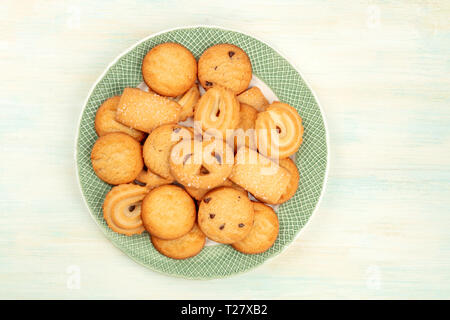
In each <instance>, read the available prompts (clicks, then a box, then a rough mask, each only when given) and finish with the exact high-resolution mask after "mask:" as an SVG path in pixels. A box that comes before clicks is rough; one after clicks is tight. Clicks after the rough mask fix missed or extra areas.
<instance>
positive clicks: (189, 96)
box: [175, 84, 200, 121]
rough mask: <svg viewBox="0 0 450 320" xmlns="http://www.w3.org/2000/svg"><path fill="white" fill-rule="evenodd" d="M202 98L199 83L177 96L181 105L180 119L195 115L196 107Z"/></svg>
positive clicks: (177, 100)
mask: <svg viewBox="0 0 450 320" xmlns="http://www.w3.org/2000/svg"><path fill="white" fill-rule="evenodd" d="M198 99H200V91H199V90H198V86H197V84H195V85H194V86H193V87H192V88H190V89H189V90H188V91H187V92H186V93H185V94H183V95H181V96H179V97H177V98H176V99H175V101H176V102H178V104H179V105H180V106H181V113H180V119H179V121H185V120H186V119H187V118H189V117H193V116H194V109H195V106H196V105H197V102H198Z"/></svg>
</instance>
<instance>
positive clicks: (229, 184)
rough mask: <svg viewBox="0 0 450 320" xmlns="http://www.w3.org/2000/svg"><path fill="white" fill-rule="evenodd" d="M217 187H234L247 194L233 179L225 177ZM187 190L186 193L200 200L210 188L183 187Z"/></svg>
mask: <svg viewBox="0 0 450 320" xmlns="http://www.w3.org/2000/svg"><path fill="white" fill-rule="evenodd" d="M219 187H231V188H234V189H236V190H238V191H241V192H242V193H243V194H245V195H246V196H248V194H247V191H245V190H244V188H242V187H240V186H238V185H237V184H235V183H234V182H233V181H231V180H229V179H227V180H225V182H224V183H222V184H221V185H220V186H219ZM184 188H185V189H186V191H187V193H189V195H190V196H191V197H192V198H194V199H195V200H202V199H203V197H204V196H205V194H207V193H208V192H209V191H211V189H198V188H193V187H184Z"/></svg>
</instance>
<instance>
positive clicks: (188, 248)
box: [151, 224, 206, 259]
mask: <svg viewBox="0 0 450 320" xmlns="http://www.w3.org/2000/svg"><path fill="white" fill-rule="evenodd" d="M151 241H152V243H153V246H154V247H155V249H156V250H158V251H159V252H160V253H161V254H163V255H165V256H166V257H169V258H172V259H186V258H191V257H193V256H195V255H197V254H198V253H200V251H202V249H203V247H204V246H205V242H206V237H205V234H204V233H203V232H202V230H200V228H199V227H198V225H197V224H194V227H193V228H192V230H191V231H189V232H188V233H187V234H185V235H184V236H182V237H180V238H178V239H174V240H163V239H159V238H157V237H155V236H151Z"/></svg>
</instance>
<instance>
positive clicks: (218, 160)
mask: <svg viewBox="0 0 450 320" xmlns="http://www.w3.org/2000/svg"><path fill="white" fill-rule="evenodd" d="M169 162H170V172H171V173H172V175H173V177H174V178H175V180H177V181H178V182H179V183H181V184H182V185H184V186H186V187H193V188H200V189H212V188H214V187H217V186H219V185H221V184H223V183H224V182H225V180H226V179H227V177H228V176H229V175H230V173H231V170H232V169H233V165H234V153H233V149H231V148H230V146H228V145H227V144H226V143H225V142H223V141H222V140H208V141H205V140H203V141H198V140H182V141H180V142H179V143H177V144H176V145H175V146H173V148H172V150H171V153H170V158H169Z"/></svg>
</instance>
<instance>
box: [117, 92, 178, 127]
mask: <svg viewBox="0 0 450 320" xmlns="http://www.w3.org/2000/svg"><path fill="white" fill-rule="evenodd" d="M180 113H181V107H180V105H179V104H178V103H176V102H175V101H172V100H170V99H167V98H165V97H161V96H160V95H157V94H156V93H153V92H145V91H142V90H140V89H136V88H125V89H124V90H123V93H122V96H121V97H120V101H119V105H118V107H117V114H116V120H117V121H119V122H120V123H123V124H124V125H126V126H128V127H131V128H134V129H137V130H140V131H144V132H148V133H150V132H151V131H152V130H153V129H155V128H157V127H159V126H160V125H163V124H167V123H177V122H178V119H179V117H180Z"/></svg>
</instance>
